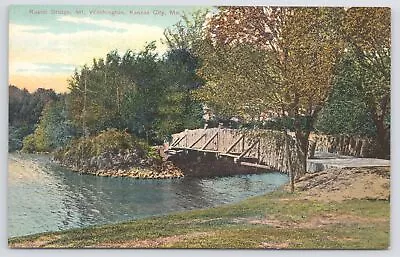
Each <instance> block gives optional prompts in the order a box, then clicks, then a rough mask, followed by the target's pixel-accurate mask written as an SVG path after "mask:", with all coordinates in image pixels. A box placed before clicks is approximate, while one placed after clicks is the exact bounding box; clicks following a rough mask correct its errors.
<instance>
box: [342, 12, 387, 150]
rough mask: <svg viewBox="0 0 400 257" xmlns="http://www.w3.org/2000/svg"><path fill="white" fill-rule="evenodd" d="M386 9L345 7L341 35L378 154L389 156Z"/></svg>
mask: <svg viewBox="0 0 400 257" xmlns="http://www.w3.org/2000/svg"><path fill="white" fill-rule="evenodd" d="M390 16H391V13H390V8H370V7H368V8H360V7H357V8H349V9H348V10H346V15H345V20H344V29H343V35H344V38H345V40H346V43H347V47H348V49H349V51H352V52H354V56H355V57H356V58H354V62H355V63H356V65H357V66H358V71H359V74H360V79H361V81H360V82H361V83H357V84H356V86H358V87H359V90H360V91H361V92H362V94H360V97H362V98H363V100H364V102H365V103H366V105H367V106H368V109H369V112H370V113H371V116H372V120H373V121H374V124H375V127H376V132H377V133H376V139H377V143H378V144H379V147H380V156H381V157H386V158H387V157H389V155H390V122H389V121H388V120H389V116H390V59H391V56H390V49H391V33H390V30H391V26H390V24H391V22H390Z"/></svg>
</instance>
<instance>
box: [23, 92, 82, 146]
mask: <svg viewBox="0 0 400 257" xmlns="http://www.w3.org/2000/svg"><path fill="white" fill-rule="evenodd" d="M74 135H75V130H74V128H73V125H72V123H71V122H70V121H69V120H68V118H67V110H66V105H65V100H64V96H61V97H60V100H58V101H54V102H51V103H49V104H48V105H47V106H46V107H45V108H44V109H43V112H42V116H41V117H40V121H39V124H38V125H37V127H36V129H35V131H34V133H33V134H31V135H29V136H27V137H26V138H25V139H24V141H23V147H22V151H23V152H50V151H52V150H54V149H56V148H58V147H61V146H64V145H65V144H66V143H67V142H68V141H69V140H71V138H72V137H73V136H74Z"/></svg>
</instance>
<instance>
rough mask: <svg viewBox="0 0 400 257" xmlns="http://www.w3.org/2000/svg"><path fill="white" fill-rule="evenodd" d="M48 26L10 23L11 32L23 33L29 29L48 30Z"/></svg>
mask: <svg viewBox="0 0 400 257" xmlns="http://www.w3.org/2000/svg"><path fill="white" fill-rule="evenodd" d="M46 29H47V28H46V27H43V26H32V25H21V24H12V26H11V24H10V33H21V32H27V31H40V30H46Z"/></svg>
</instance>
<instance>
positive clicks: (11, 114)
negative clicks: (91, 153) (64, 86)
mask: <svg viewBox="0 0 400 257" xmlns="http://www.w3.org/2000/svg"><path fill="white" fill-rule="evenodd" d="M8 91H9V107H8V124H9V133H8V134H9V136H8V146H9V147H8V150H9V151H10V152H11V151H16V150H20V149H21V148H22V145H23V143H22V141H23V138H24V137H26V136H27V135H29V134H31V133H33V131H34V130H35V128H36V126H37V123H38V122H39V118H40V115H41V114H42V111H43V108H44V107H45V105H46V104H48V103H50V102H52V101H55V100H56V99H57V97H58V96H57V95H56V94H55V92H54V91H53V90H48V89H42V88H39V89H37V90H36V91H35V92H34V93H29V92H28V91H27V90H26V89H23V90H21V89H19V88H17V87H15V86H11V85H10V86H9V87H8Z"/></svg>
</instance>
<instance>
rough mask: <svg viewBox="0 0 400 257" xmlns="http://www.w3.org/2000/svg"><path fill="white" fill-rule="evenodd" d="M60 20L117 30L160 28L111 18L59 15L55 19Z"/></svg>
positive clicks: (155, 29) (157, 29)
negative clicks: (99, 18) (98, 18)
mask: <svg viewBox="0 0 400 257" xmlns="http://www.w3.org/2000/svg"><path fill="white" fill-rule="evenodd" d="M57 20H58V21H61V22H70V23H75V24H90V25H95V26H99V27H103V28H108V29H119V30H126V31H129V30H137V31H148V32H151V31H159V30H160V28H159V27H157V26H149V25H143V24H135V23H126V22H118V21H111V20H105V19H102V20H97V19H92V18H89V17H74V16H61V17H59V18H58V19H57Z"/></svg>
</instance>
